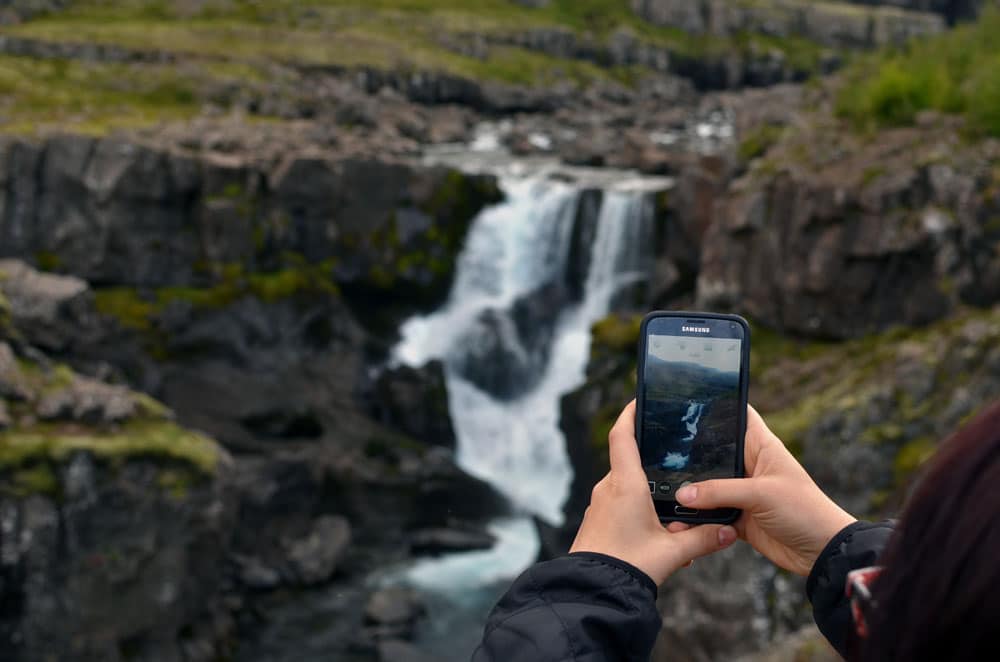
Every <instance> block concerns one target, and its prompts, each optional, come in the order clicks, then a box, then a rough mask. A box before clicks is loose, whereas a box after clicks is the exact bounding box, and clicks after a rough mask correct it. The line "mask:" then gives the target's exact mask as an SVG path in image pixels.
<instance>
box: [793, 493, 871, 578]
mask: <svg viewBox="0 0 1000 662" xmlns="http://www.w3.org/2000/svg"><path fill="white" fill-rule="evenodd" d="M857 521H858V518H856V517H854V516H853V515H851V514H850V513H848V512H846V511H844V510H842V509H841V508H839V507H838V508H837V512H835V513H831V517H830V518H828V519H827V521H826V522H824V524H823V525H822V526H821V527H820V532H819V535H817V537H816V541H815V544H814V545H813V548H812V550H810V554H809V556H808V557H807V558H806V559H804V565H803V567H802V569H801V572H800V573H799V574H800V575H802V576H803V577H807V576H809V574H810V573H811V572H812V569H813V567H814V566H815V565H816V561H817V560H818V559H819V558H820V557H821V556H822V555H823V552H824V551H825V550H826V549H827V548H828V547H829V546H830V543H831V542H833V540H834V539H835V538H836V537H837V536H838V535H840V534H841V533H842V532H843V531H845V530H846V529H847V528H848V527H849V526H851V525H852V524H855V523H856V522H857Z"/></svg>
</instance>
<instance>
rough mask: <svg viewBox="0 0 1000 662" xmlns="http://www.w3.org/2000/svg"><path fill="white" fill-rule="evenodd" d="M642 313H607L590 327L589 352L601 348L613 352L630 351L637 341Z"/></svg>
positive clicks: (634, 347)
mask: <svg viewBox="0 0 1000 662" xmlns="http://www.w3.org/2000/svg"><path fill="white" fill-rule="evenodd" d="M641 325H642V315H618V314H615V315H608V316H607V317H605V318H604V319H602V320H599V321H598V322H596V323H595V324H594V326H593V327H591V337H592V346H591V347H592V349H591V353H594V352H599V351H603V350H609V351H614V352H628V351H629V350H631V351H632V353H633V354H634V353H635V351H636V347H637V346H638V342H639V327H640V326H641Z"/></svg>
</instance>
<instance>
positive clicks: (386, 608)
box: [365, 586, 427, 639]
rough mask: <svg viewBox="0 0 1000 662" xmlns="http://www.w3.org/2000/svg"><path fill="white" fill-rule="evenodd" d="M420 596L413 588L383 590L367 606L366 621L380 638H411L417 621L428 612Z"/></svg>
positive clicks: (395, 587) (377, 592) (373, 596)
mask: <svg viewBox="0 0 1000 662" xmlns="http://www.w3.org/2000/svg"><path fill="white" fill-rule="evenodd" d="M426 611H427V608H426V607H425V606H424V603H423V600H421V599H420V596H419V595H418V594H417V593H416V592H415V591H414V590H413V589H410V588H405V587H402V586H392V587H388V588H383V589H379V590H378V591H376V592H375V593H373V594H372V595H371V597H369V598H368V602H367V603H366V604H365V622H366V623H368V624H369V626H370V628H371V629H372V631H373V632H372V634H373V635H374V637H375V638H376V639H409V638H411V637H412V636H413V631H414V628H415V627H416V624H417V621H418V620H420V618H422V617H423V616H424V614H425V613H426Z"/></svg>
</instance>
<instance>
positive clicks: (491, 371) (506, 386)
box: [450, 309, 541, 398]
mask: <svg viewBox="0 0 1000 662" xmlns="http://www.w3.org/2000/svg"><path fill="white" fill-rule="evenodd" d="M456 345H457V350H458V351H457V352H456V355H455V356H454V357H453V358H451V359H450V360H451V364H452V366H453V367H454V369H455V371H456V372H457V373H458V374H459V375H461V376H462V377H464V378H465V379H468V380H469V381H470V382H472V383H473V384H475V385H476V386H478V387H479V388H481V389H482V390H484V391H486V392H487V393H490V394H492V395H494V396H497V397H500V398H515V397H517V396H518V395H520V394H521V393H523V392H524V389H526V388H528V387H529V386H530V385H531V384H532V383H534V382H535V381H536V380H537V379H538V378H539V377H540V376H541V366H537V365H534V364H533V363H532V361H531V356H530V354H529V353H528V350H527V349H526V348H525V346H524V343H523V342H522V340H521V338H520V337H519V336H518V333H517V326H516V325H515V324H514V321H513V320H512V319H511V318H510V315H508V314H507V313H506V312H504V311H501V310H496V309H488V310H484V311H483V312H482V313H480V314H479V316H478V317H477V318H476V321H475V324H473V325H472V326H470V327H469V329H468V330H467V331H466V332H465V334H463V335H462V337H461V338H459V339H458V341H457V342H456Z"/></svg>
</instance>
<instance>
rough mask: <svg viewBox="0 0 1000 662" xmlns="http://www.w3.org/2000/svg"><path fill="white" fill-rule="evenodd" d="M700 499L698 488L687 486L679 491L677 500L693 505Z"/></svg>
mask: <svg viewBox="0 0 1000 662" xmlns="http://www.w3.org/2000/svg"><path fill="white" fill-rule="evenodd" d="M696 498H698V488H697V487H695V486H694V485H685V486H684V487H682V488H681V489H679V490H677V500H678V501H680V502H681V503H691V502H692V501H694V500H695V499H696Z"/></svg>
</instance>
